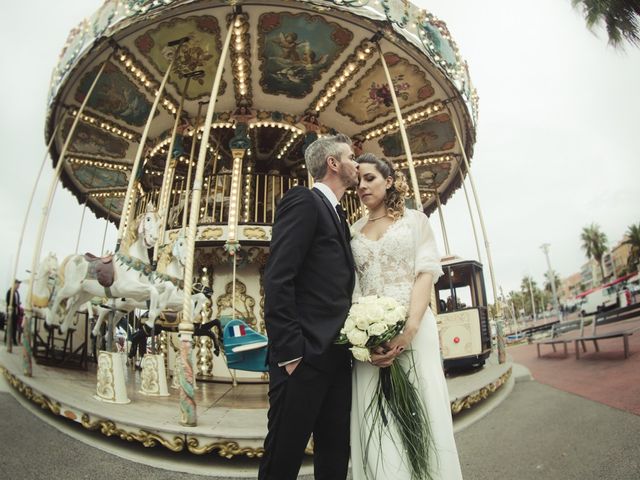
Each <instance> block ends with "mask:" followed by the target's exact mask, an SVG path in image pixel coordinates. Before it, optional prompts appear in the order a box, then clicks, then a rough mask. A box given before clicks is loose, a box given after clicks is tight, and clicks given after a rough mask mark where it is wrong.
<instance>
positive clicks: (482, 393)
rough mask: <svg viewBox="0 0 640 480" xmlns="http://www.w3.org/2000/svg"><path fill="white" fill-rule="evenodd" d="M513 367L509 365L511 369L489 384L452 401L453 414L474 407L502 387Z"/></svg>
mask: <svg viewBox="0 0 640 480" xmlns="http://www.w3.org/2000/svg"><path fill="white" fill-rule="evenodd" d="M512 369H513V367H509V370H507V371H506V372H504V373H503V374H502V375H500V377H499V378H498V379H497V380H496V381H495V382H492V383H490V384H489V385H487V386H485V387H482V388H481V389H480V390H477V391H476V392H474V393H472V394H470V395H467V396H466V397H463V398H460V399H458V400H455V401H453V402H451V412H452V413H453V415H456V414H458V413H460V412H461V411H462V410H465V409H468V408H471V407H473V406H474V405H475V404H477V403H480V402H481V401H482V400H486V399H487V398H488V397H489V395H491V394H492V393H494V392H495V391H496V390H498V389H499V388H500V387H502V386H503V385H504V384H505V383H507V380H509V378H510V377H511V373H512Z"/></svg>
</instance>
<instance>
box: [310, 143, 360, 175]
mask: <svg viewBox="0 0 640 480" xmlns="http://www.w3.org/2000/svg"><path fill="white" fill-rule="evenodd" d="M341 143H345V144H347V145H349V146H351V139H350V138H349V137H347V136H346V135H343V134H342V133H339V134H337V135H332V136H330V137H322V138H319V139H317V140H316V141H314V142H313V143H312V144H311V145H309V146H308V147H307V149H306V150H305V152H304V161H305V163H306V165H307V170H308V172H309V173H310V174H311V176H312V177H313V179H314V180H315V181H320V180H322V179H323V178H324V176H325V175H326V174H327V158H328V157H336V158H337V159H339V155H340V150H339V145H340V144H341Z"/></svg>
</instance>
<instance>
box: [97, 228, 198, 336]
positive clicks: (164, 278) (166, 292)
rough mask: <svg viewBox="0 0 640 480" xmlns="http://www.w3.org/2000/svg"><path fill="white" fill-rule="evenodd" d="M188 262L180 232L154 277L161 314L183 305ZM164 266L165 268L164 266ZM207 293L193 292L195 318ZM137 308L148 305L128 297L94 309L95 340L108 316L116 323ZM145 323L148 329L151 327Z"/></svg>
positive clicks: (182, 234)
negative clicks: (184, 281) (183, 288)
mask: <svg viewBox="0 0 640 480" xmlns="http://www.w3.org/2000/svg"><path fill="white" fill-rule="evenodd" d="M186 259H187V244H186V238H185V236H184V233H183V232H180V234H179V235H178V236H177V237H176V239H175V240H174V242H173V245H172V247H171V255H166V254H164V251H163V258H162V259H161V261H160V262H159V264H158V271H156V272H155V273H154V275H153V280H154V285H155V286H156V288H157V289H158V291H159V292H161V293H160V294H159V295H158V298H157V310H158V312H162V311H164V310H166V309H170V310H179V309H182V305H183V298H184V296H183V293H182V288H181V286H182V280H181V279H182V277H183V276H184V265H185V263H186ZM163 265H166V266H163ZM206 293H207V292H206V291H196V289H194V293H192V295H191V300H192V309H193V316H194V318H195V317H198V316H199V315H200V313H201V311H202V307H203V306H204V304H205V302H206V301H207V299H208V298H207V295H206ZM136 308H139V309H141V310H145V309H146V308H147V304H146V303H145V302H140V301H136V300H134V299H131V298H117V299H114V300H113V301H112V302H111V303H110V304H109V305H99V306H97V307H96V309H95V310H96V313H97V320H96V323H95V325H94V327H93V330H92V331H91V335H92V336H93V337H97V336H98V335H99V333H100V329H101V328H102V324H103V322H104V320H105V319H106V318H107V315H110V314H112V315H114V320H115V323H117V322H118V321H120V319H121V318H122V317H124V316H125V315H128V314H129V313H130V312H132V311H133V310H134V309H136ZM151 326H152V325H151V324H147V327H151Z"/></svg>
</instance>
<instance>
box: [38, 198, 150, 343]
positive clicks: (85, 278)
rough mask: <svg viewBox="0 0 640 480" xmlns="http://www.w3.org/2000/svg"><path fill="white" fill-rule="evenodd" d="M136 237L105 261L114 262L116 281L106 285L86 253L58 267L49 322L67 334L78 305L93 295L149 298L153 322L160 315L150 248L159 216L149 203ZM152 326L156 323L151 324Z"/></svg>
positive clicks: (95, 261)
mask: <svg viewBox="0 0 640 480" xmlns="http://www.w3.org/2000/svg"><path fill="white" fill-rule="evenodd" d="M137 222H138V228H137V237H136V238H135V241H133V242H132V243H131V245H130V246H129V249H128V252H127V254H124V253H122V252H120V251H119V252H116V253H115V254H114V255H113V258H112V259H111V260H109V259H108V260H107V261H106V262H103V263H112V265H113V277H112V278H113V283H112V284H111V285H110V286H108V287H104V286H102V285H101V284H100V282H99V281H98V279H97V278H96V277H97V275H96V274H95V271H96V267H95V264H96V263H97V262H102V259H97V260H94V261H90V260H88V259H87V257H86V256H85V255H70V256H68V257H67V258H65V259H64V261H63V262H62V264H61V266H60V269H59V270H58V285H57V290H56V292H55V295H54V298H53V303H52V305H51V308H50V309H49V312H48V314H47V318H46V321H47V324H48V325H53V324H58V325H59V326H60V331H61V332H62V333H63V334H64V333H66V332H67V330H68V328H69V324H70V322H71V319H72V318H73V316H74V315H75V313H76V311H77V310H78V309H79V307H80V306H81V305H83V304H85V303H86V302H88V301H89V300H90V299H91V298H93V297H107V298H129V299H133V300H137V301H139V302H144V301H146V300H149V301H150V305H149V318H150V321H151V322H153V321H154V320H155V318H156V317H157V315H158V313H159V312H158V310H157V301H158V295H159V292H158V289H157V287H156V285H155V284H154V283H153V281H152V276H151V275H152V270H151V266H150V265H149V260H148V253H147V250H148V249H149V248H151V247H153V246H154V245H155V244H156V241H157V239H158V230H159V226H160V217H159V215H158V213H157V212H156V211H155V209H154V207H153V206H152V205H151V204H149V206H148V207H147V211H146V212H145V213H143V214H142V215H140V217H139V218H138V220H137ZM151 324H152V325H153V323H151Z"/></svg>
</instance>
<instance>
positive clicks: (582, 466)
mask: <svg viewBox="0 0 640 480" xmlns="http://www.w3.org/2000/svg"><path fill="white" fill-rule="evenodd" d="M0 412H1V413H0V449H1V452H2V454H1V455H0V472H2V478H10V479H12V480H22V479H25V480H26V479H29V480H31V479H50V478H73V479H91V480H103V479H104V480H106V479H113V478H135V479H136V480H146V479H157V480H163V479H167V480H198V479H201V478H203V477H202V476H199V475H193V474H188V473H179V472H174V471H168V470H163V469H158V468H153V467H150V466H147V465H142V464H139V463H135V462H132V461H130V460H125V459H123V458H120V457H119V456H115V455H112V454H110V453H107V452H105V451H103V450H101V449H98V448H94V447H92V446H89V445H87V444H85V443H84V442H80V441H78V440H76V439H74V438H71V437H70V436H68V435H66V434H64V433H61V432H60V431H58V430H57V429H55V428H53V427H52V426H50V425H49V424H47V423H45V422H43V421H42V420H40V419H39V418H37V417H36V416H34V414H33V413H31V412H30V411H29V410H27V409H25V408H23V406H21V405H20V404H19V403H18V402H17V401H16V400H15V399H14V398H13V396H11V394H9V393H8V392H4V393H0ZM48 417H51V416H48ZM56 421H63V420H62V419H57V420H56ZM66 423H71V422H66ZM71 425H72V426H75V424H72V423H71ZM77 430H78V431H79V433H80V434H82V435H83V436H85V438H87V437H86V436H87V435H89V437H88V438H89V441H90V442H91V443H92V444H93V445H100V446H101V448H103V446H104V445H106V444H108V445H110V446H111V447H110V449H111V450H113V449H114V448H123V449H124V450H126V452H127V453H126V454H127V455H128V456H129V457H132V456H135V455H137V454H139V455H142V456H145V457H146V461H149V459H153V457H154V456H156V458H157V459H158V464H160V463H163V462H164V464H166V463H167V458H170V459H171V460H170V461H172V462H176V463H181V462H183V461H186V458H185V457H184V456H181V455H176V454H171V453H169V452H167V451H166V450H164V449H145V448H143V447H139V446H137V445H134V444H125V443H124V442H122V441H120V440H116V439H107V438H104V437H102V436H101V435H100V434H92V433H91V432H87V431H86V430H84V429H82V428H81V427H77ZM638 438H640V417H639V416H636V415H633V414H630V413H626V412H623V411H620V410H616V409H612V408H610V407H608V406H606V405H602V404H599V403H596V402H593V401H590V400H587V399H584V398H581V397H578V396H575V395H572V394H569V393H565V392H563V391H560V390H557V389H555V388H552V387H549V386H546V385H542V384H540V383H538V382H534V381H531V382H521V383H517V384H516V386H515V389H514V390H513V392H512V393H511V395H510V396H509V397H508V398H507V399H506V400H505V401H504V402H503V403H502V404H501V405H500V406H499V407H498V408H496V409H495V410H493V411H492V412H491V413H489V414H488V415H487V416H486V417H484V418H483V419H481V420H479V421H478V422H477V423H475V424H473V425H471V426H470V427H468V428H467V429H465V430H463V431H462V432H460V433H458V434H457V435H456V439H457V442H458V449H459V452H460V458H461V463H462V468H463V473H464V476H465V479H466V480H516V479H517V480H530V479H531V480H534V479H535V480H540V479H561V480H572V479H576V480H577V479H580V480H587V479H594V480H596V479H598V480H600V479H616V480H637V479H638V478H640V442H638ZM105 442H107V443H105ZM116 445H118V447H114V446H116ZM120 445H122V447H120ZM199 461H200V462H201V463H202V464H205V465H206V464H209V465H211V466H212V468H215V467H214V465H220V464H221V463H220V462H223V461H222V460H219V459H218V458H216V456H215V455H212V456H210V457H206V458H201V459H199ZM223 463H224V462H223ZM210 478H211V477H210ZM215 478H216V480H229V477H221V476H218V477H215ZM306 478H310V477H306ZM305 480H306V479H305ZM389 480H392V479H389ZM442 480H446V479H442Z"/></svg>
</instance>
